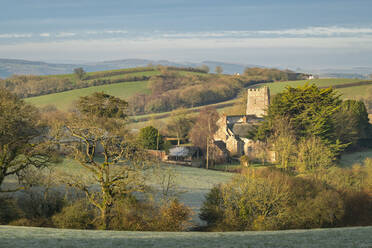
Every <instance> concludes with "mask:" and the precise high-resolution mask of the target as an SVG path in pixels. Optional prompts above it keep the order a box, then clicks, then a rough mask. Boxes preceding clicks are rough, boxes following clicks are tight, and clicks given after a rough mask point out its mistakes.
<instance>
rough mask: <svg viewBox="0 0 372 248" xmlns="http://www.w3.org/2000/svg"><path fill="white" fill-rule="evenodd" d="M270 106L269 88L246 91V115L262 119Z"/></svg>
mask: <svg viewBox="0 0 372 248" xmlns="http://www.w3.org/2000/svg"><path fill="white" fill-rule="evenodd" d="M269 104H270V90H269V87H267V86H264V87H261V88H254V89H248V95H247V111H246V115H255V116H257V117H263V116H264V115H265V114H266V111H267V108H268V107H269Z"/></svg>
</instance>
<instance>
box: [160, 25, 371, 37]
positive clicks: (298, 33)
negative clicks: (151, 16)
mask: <svg viewBox="0 0 372 248" xmlns="http://www.w3.org/2000/svg"><path fill="white" fill-rule="evenodd" d="M355 35H358V36H364V35H372V28H357V27H356V28H345V27H337V26H332V27H308V28H302V29H281V30H227V31H219V32H185V33H176V32H173V33H172V32H171V33H164V34H161V36H162V37H165V38H229V37H236V38H243V37H251V38H255V37H329V36H335V37H349V36H355Z"/></svg>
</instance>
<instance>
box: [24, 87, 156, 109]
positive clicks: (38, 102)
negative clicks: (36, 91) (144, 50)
mask: <svg viewBox="0 0 372 248" xmlns="http://www.w3.org/2000/svg"><path fill="white" fill-rule="evenodd" d="M147 84H148V81H137V82H124V83H117V84H108V85H100V86H94V87H89V88H83V89H77V90H70V91H65V92H61V93H55V94H49V95H44V96H37V97H31V98H26V99H25V101H26V102H28V103H31V104H33V105H35V106H37V107H44V106H46V105H50V104H52V105H55V106H56V107H57V108H58V109H61V110H68V109H69V108H70V107H72V105H73V102H74V101H76V100H77V99H78V98H79V97H81V96H86V95H90V94H92V93H94V92H100V91H103V92H105V93H107V94H110V95H113V96H116V97H120V98H123V99H127V98H129V97H131V96H132V95H134V94H136V93H148V92H149V90H148V88H147Z"/></svg>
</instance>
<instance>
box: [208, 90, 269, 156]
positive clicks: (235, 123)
mask: <svg viewBox="0 0 372 248" xmlns="http://www.w3.org/2000/svg"><path fill="white" fill-rule="evenodd" d="M247 94H248V95H247V109H246V114H245V115H230V116H228V115H225V114H224V115H223V116H222V117H221V118H220V119H219V120H218V122H217V123H218V126H219V129H218V130H217V132H216V133H215V135H214V140H215V142H219V143H221V142H223V143H224V144H225V145H226V149H227V150H228V151H229V153H230V154H229V155H230V156H242V155H251V154H253V153H254V150H255V147H257V144H258V143H257V142H255V141H254V140H251V139H248V138H247V135H248V132H249V130H252V128H253V127H254V126H255V125H257V124H259V123H260V122H261V121H263V118H262V117H263V116H264V115H265V113H266V110H267V108H268V106H269V104H270V91H269V88H268V87H267V86H264V87H262V88H255V89H248V91H247Z"/></svg>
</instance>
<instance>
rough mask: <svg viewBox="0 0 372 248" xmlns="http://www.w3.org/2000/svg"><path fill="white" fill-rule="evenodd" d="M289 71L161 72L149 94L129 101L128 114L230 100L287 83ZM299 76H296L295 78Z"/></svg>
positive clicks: (155, 77)
mask: <svg viewBox="0 0 372 248" xmlns="http://www.w3.org/2000/svg"><path fill="white" fill-rule="evenodd" d="M291 74H293V73H292V72H288V71H280V70H277V69H261V68H249V69H246V71H245V74H244V75H243V76H230V75H208V76H202V75H181V74H179V73H175V72H172V71H167V70H163V71H162V74H161V75H158V76H153V77H151V79H150V81H149V88H150V90H151V93H150V94H136V95H134V96H133V97H131V98H130V99H129V106H130V111H131V115H136V114H147V113H159V112H166V111H171V110H174V109H177V108H190V107H197V106H202V105H206V104H213V103H217V102H221V101H226V100H230V99H232V98H234V97H236V96H237V95H238V93H239V92H240V91H241V90H242V89H243V88H244V87H247V86H248V85H253V84H257V83H266V82H272V81H274V80H288V78H290V77H289V76H288V75H291ZM299 77H302V74H298V77H296V78H294V79H296V80H297V79H298V78H299Z"/></svg>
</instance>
